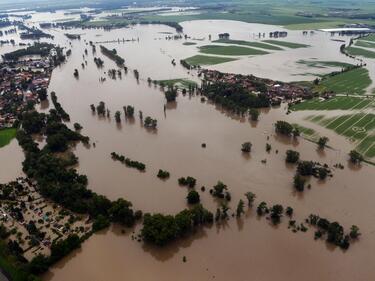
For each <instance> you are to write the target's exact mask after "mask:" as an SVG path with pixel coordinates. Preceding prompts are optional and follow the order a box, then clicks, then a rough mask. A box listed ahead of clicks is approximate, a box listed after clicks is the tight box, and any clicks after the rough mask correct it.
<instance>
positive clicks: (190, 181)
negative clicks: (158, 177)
mask: <svg viewBox="0 0 375 281" xmlns="http://www.w3.org/2000/svg"><path fill="white" fill-rule="evenodd" d="M178 183H179V184H180V185H183V186H188V187H190V188H193V187H194V186H195V184H196V183H197V180H196V179H195V178H193V177H186V178H184V177H182V178H179V179H178Z"/></svg>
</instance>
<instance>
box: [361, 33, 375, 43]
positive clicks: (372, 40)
mask: <svg viewBox="0 0 375 281" xmlns="http://www.w3.org/2000/svg"><path fill="white" fill-rule="evenodd" d="M358 40H359V41H371V42H375V35H373V34H372V35H369V36H365V37H362V38H359V39H358Z"/></svg>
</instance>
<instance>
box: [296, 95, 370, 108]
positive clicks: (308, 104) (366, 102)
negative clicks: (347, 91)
mask: <svg viewBox="0 0 375 281" xmlns="http://www.w3.org/2000/svg"><path fill="white" fill-rule="evenodd" d="M365 107H371V108H374V109H375V99H373V98H359V97H358V98H356V97H335V98H331V99H328V100H324V99H321V98H314V99H311V100H306V101H304V102H301V103H299V104H296V105H293V106H292V107H291V109H292V110H296V111H297V110H359V109H363V108H365Z"/></svg>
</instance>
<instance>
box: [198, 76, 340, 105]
mask: <svg viewBox="0 0 375 281" xmlns="http://www.w3.org/2000/svg"><path fill="white" fill-rule="evenodd" d="M200 75H203V76H204V79H205V81H207V82H208V83H217V82H220V83H227V84H233V85H241V86H242V87H243V88H244V89H246V90H247V91H249V93H254V94H260V93H265V94H266V95H267V96H268V97H269V99H270V101H271V104H272V105H279V104H281V102H283V101H288V102H292V103H299V102H301V101H302V100H304V99H311V98H312V97H313V93H312V91H311V89H310V88H308V87H302V86H300V85H297V84H294V83H285V82H280V81H274V80H271V79H265V78H258V77H255V76H253V75H241V74H232V73H222V72H219V71H216V70H207V69H204V70H201V72H200ZM332 95H333V94H330V95H327V96H326V98H330V97H331V96H332Z"/></svg>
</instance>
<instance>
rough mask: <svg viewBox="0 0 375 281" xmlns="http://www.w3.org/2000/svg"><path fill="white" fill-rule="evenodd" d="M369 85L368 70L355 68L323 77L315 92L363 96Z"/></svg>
mask: <svg viewBox="0 0 375 281" xmlns="http://www.w3.org/2000/svg"><path fill="white" fill-rule="evenodd" d="M374 54H375V53H374ZM370 85H371V79H370V76H369V73H368V70H367V69H365V68H357V69H353V70H350V71H347V72H343V73H340V74H337V75H334V76H330V75H326V76H324V78H323V79H322V80H321V82H320V83H319V85H318V86H317V87H316V90H317V91H319V92H323V91H333V92H335V93H337V94H349V95H363V94H365V93H366V89H367V87H369V86H370Z"/></svg>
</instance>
